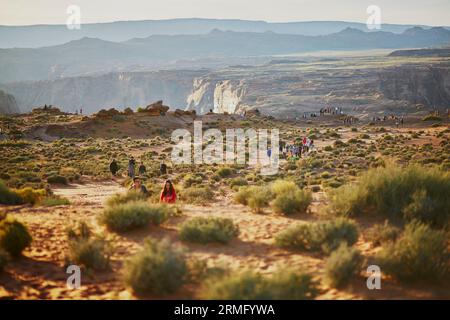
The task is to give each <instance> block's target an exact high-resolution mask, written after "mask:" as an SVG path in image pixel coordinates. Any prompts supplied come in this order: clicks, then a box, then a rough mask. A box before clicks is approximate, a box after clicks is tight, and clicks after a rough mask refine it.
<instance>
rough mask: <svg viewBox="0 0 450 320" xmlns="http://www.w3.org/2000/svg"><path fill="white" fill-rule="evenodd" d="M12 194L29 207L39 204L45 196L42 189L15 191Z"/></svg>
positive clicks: (27, 188) (29, 188)
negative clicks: (29, 205)
mask: <svg viewBox="0 0 450 320" xmlns="http://www.w3.org/2000/svg"><path fill="white" fill-rule="evenodd" d="M14 192H15V193H17V195H18V196H19V197H20V198H21V199H22V202H23V203H29V204H31V205H35V204H37V203H39V202H41V201H42V199H44V197H45V196H46V194H47V192H46V191H45V190H44V189H33V188H31V187H26V188H22V189H17V190H14Z"/></svg>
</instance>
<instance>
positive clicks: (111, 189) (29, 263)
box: [0, 181, 445, 299]
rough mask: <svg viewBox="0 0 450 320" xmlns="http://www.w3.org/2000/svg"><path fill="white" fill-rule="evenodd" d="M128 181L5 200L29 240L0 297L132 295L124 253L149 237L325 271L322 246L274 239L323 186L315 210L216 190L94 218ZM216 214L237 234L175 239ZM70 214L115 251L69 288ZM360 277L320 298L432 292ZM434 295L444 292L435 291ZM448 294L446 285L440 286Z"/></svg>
mask: <svg viewBox="0 0 450 320" xmlns="http://www.w3.org/2000/svg"><path fill="white" fill-rule="evenodd" d="M125 190H126V189H125V188H124V187H122V186H121V185H120V184H119V183H118V182H116V181H104V182H88V183H86V184H82V185H81V184H76V185H70V186H67V187H58V188H55V189H54V192H55V193H56V194H58V195H61V196H64V197H67V198H68V199H69V200H70V201H71V204H70V205H69V206H57V207H52V208H45V207H34V208H33V207H26V206H22V207H5V211H7V212H9V214H10V215H12V216H14V217H16V218H18V219H20V220H21V221H23V222H24V223H26V225H27V226H28V228H29V230H30V232H31V234H32V236H33V243H32V245H31V247H30V248H28V249H27V250H25V252H24V256H23V257H22V258H19V259H17V260H14V261H12V262H11V265H10V267H9V268H8V270H6V272H3V273H2V274H1V275H0V298H13V299H135V298H136V297H135V296H134V295H133V294H132V293H131V292H130V290H128V289H127V288H126V287H125V286H124V284H123V282H122V270H123V263H124V261H125V260H126V259H127V258H128V257H129V256H131V255H132V254H134V253H135V252H137V251H138V250H140V248H141V247H142V244H143V241H144V239H145V238H146V237H152V238H155V239H163V238H169V239H170V240H171V241H173V242H175V243H178V244H180V245H182V246H183V247H185V249H186V252H187V254H188V256H189V257H190V258H194V259H198V260H202V261H206V262H207V264H208V266H223V267H227V268H230V269H231V270H235V271H242V270H244V269H247V270H248V269H250V270H254V271H259V272H261V273H262V274H271V273H273V272H275V271H276V270H277V269H278V268H286V267H289V268H291V269H294V270H308V271H312V272H314V273H315V274H316V277H317V279H320V278H322V277H323V270H324V264H325V258H324V257H323V256H322V255H321V254H319V253H308V252H294V251H290V250H286V249H281V248H278V247H276V246H274V239H275V236H276V234H277V233H278V232H280V231H281V230H283V229H285V228H287V227H289V226H290V225H292V224H293V223H305V222H308V221H312V220H316V219H317V215H318V213H319V212H320V211H321V210H322V209H323V199H321V197H322V195H321V193H316V194H314V201H313V204H312V209H311V210H312V212H313V213H314V215H312V214H301V215H300V214H298V215H293V216H289V217H286V216H280V215H274V214H271V213H269V210H267V214H254V213H252V212H251V211H250V210H249V208H248V207H245V206H242V205H239V204H235V203H234V202H233V201H232V197H231V195H230V194H227V195H224V196H218V197H217V199H216V200H215V201H214V202H213V203H211V204H210V205H207V206H197V205H190V204H180V208H181V209H182V212H183V215H182V216H180V217H172V218H171V219H169V221H168V222H166V223H164V224H163V225H161V226H151V225H150V226H148V227H145V228H142V229H139V230H136V231H132V232H128V233H124V234H116V233H111V232H107V231H106V230H105V229H104V227H103V226H99V225H98V223H97V219H96V217H97V215H98V213H99V212H101V210H102V208H103V203H104V201H105V199H107V198H108V197H109V196H111V195H112V194H114V193H117V192H123V191H125ZM196 216H202V217H206V216H216V217H224V218H231V219H233V221H234V222H235V223H236V224H237V225H238V226H239V228H240V235H239V237H238V238H237V239H234V240H232V241H231V242H230V243H229V244H227V245H221V244H206V245H201V244H189V243H183V242H181V241H180V239H179V236H178V230H179V228H180V224H181V223H182V222H183V221H185V220H186V219H189V218H191V217H196ZM74 221H85V222H87V223H88V224H90V225H91V226H92V227H93V228H94V230H95V231H96V232H98V233H100V234H101V235H103V236H105V237H106V238H107V240H109V241H111V244H112V245H113V247H114V253H113V255H112V257H111V270H110V271H108V272H94V273H88V274H83V276H82V287H81V288H80V289H77V290H71V289H68V288H67V285H66V280H67V277H68V275H67V274H66V272H65V268H64V267H65V255H66V252H67V238H66V228H67V226H68V225H69V224H70V223H71V222H74ZM357 247H358V248H359V249H360V250H361V251H362V252H363V253H365V254H367V253H369V252H370V250H371V249H370V247H369V246H368V244H367V243H366V242H364V240H363V239H360V241H359V242H358V243H357ZM365 283H366V282H365V278H364V277H360V278H358V279H355V281H354V282H353V283H352V284H351V285H350V287H349V288H347V289H345V290H336V289H331V288H328V287H326V286H325V285H321V289H322V294H321V295H320V296H319V299H361V298H366V299H367V298H369V299H370V298H382V299H390V298H397V299H400V298H405V297H410V298H432V297H433V296H434V295H433V290H431V292H430V291H423V290H420V288H414V287H409V288H402V289H400V288H398V287H396V286H393V285H392V284H389V283H384V287H383V288H384V290H382V291H381V292H380V291H378V292H375V291H368V290H367V288H366V285H365ZM200 290H201V287H200V286H199V284H189V285H186V286H185V287H183V288H182V289H181V290H180V291H179V292H177V293H176V294H174V295H171V296H149V297H140V298H148V299H161V298H169V299H173V298H176V299H186V298H187V299H189V298H195V297H197V296H198V294H199V291H200ZM434 294H437V296H438V297H439V296H441V295H442V293H439V292H434ZM444 294H445V293H444Z"/></svg>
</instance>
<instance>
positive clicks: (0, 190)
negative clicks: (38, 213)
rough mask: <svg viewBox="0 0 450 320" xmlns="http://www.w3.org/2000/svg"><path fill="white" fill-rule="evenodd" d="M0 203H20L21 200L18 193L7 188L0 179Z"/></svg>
mask: <svg viewBox="0 0 450 320" xmlns="http://www.w3.org/2000/svg"><path fill="white" fill-rule="evenodd" d="M0 203H1V204H21V203H23V200H22V199H21V198H20V197H19V195H18V194H17V193H16V192H14V191H12V190H11V189H9V188H8V187H7V186H6V185H5V184H4V182H3V181H1V180H0Z"/></svg>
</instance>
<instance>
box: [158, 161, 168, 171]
mask: <svg viewBox="0 0 450 320" xmlns="http://www.w3.org/2000/svg"><path fill="white" fill-rule="evenodd" d="M159 172H160V173H161V174H166V173H167V166H166V164H165V163H164V162H161V164H160V165H159Z"/></svg>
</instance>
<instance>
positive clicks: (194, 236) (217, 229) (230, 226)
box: [180, 217, 239, 243]
mask: <svg viewBox="0 0 450 320" xmlns="http://www.w3.org/2000/svg"><path fill="white" fill-rule="evenodd" d="M238 234H239V228H238V227H237V226H236V225H234V223H233V220H231V219H225V218H202V217H196V218H193V219H191V220H188V221H186V222H184V223H183V224H182V225H181V230H180V237H181V239H182V240H184V241H190V242H199V243H208V242H219V243H227V242H229V241H230V240H231V239H233V238H234V237H236V236H237V235H238Z"/></svg>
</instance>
